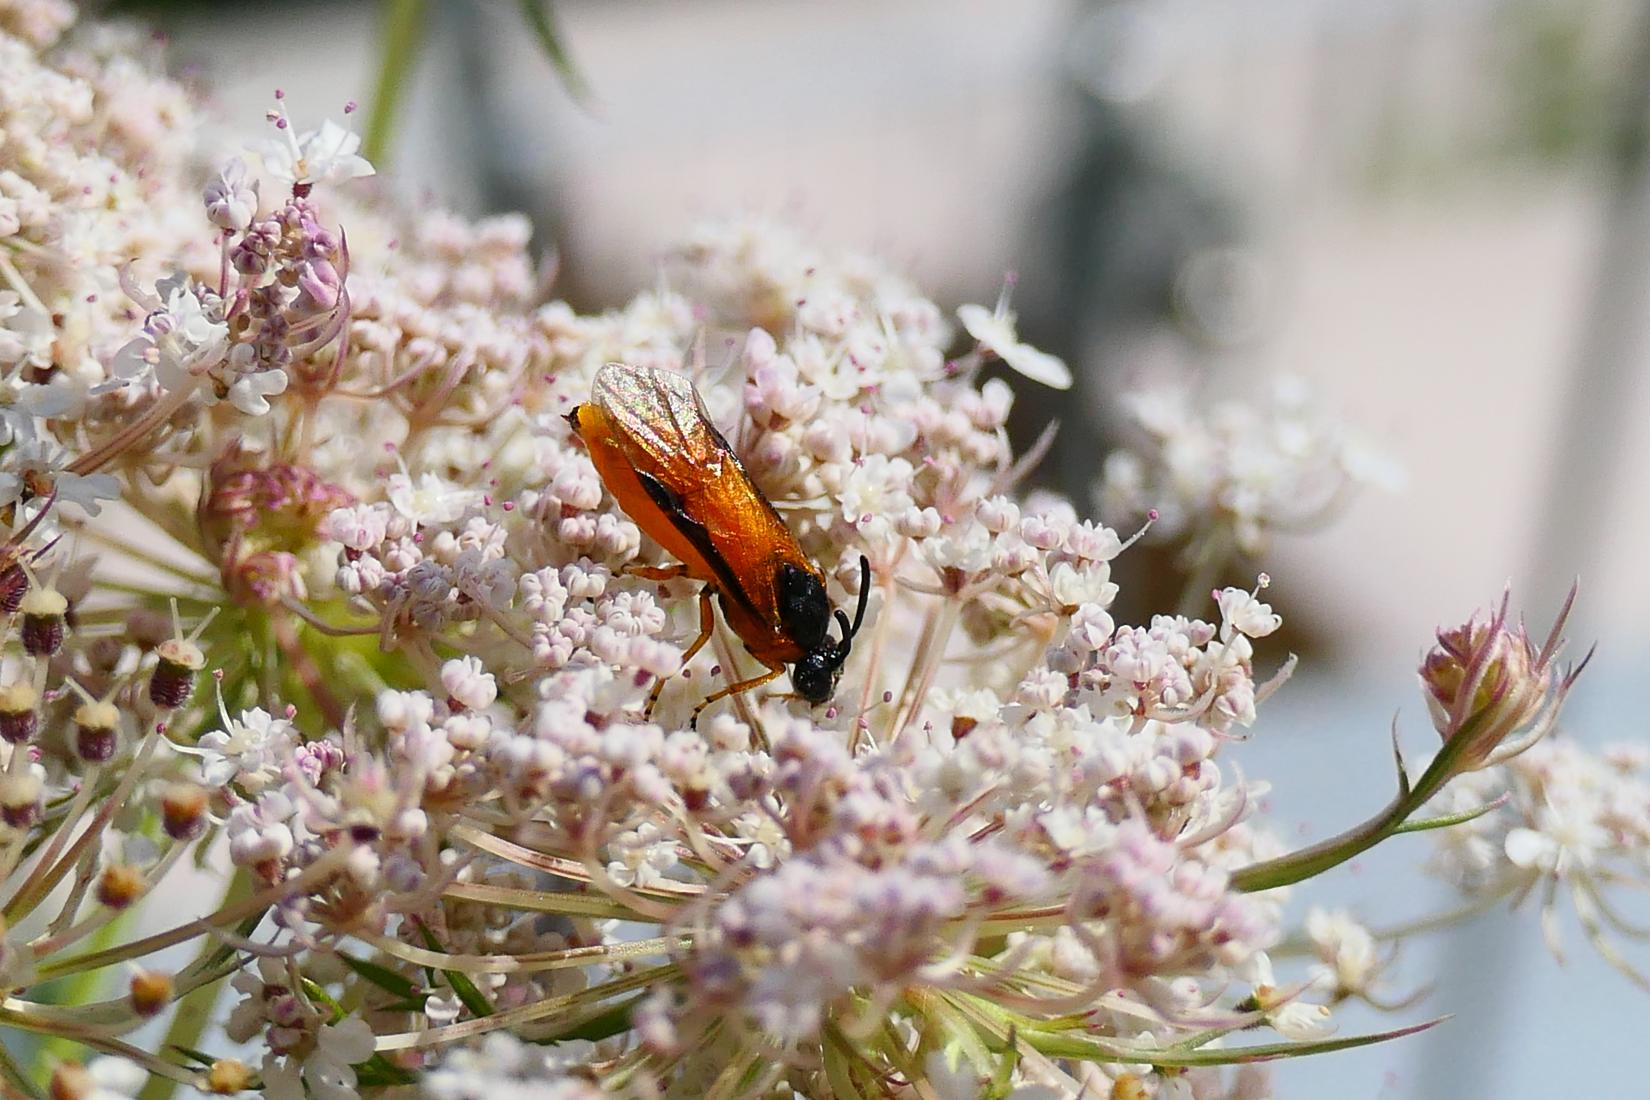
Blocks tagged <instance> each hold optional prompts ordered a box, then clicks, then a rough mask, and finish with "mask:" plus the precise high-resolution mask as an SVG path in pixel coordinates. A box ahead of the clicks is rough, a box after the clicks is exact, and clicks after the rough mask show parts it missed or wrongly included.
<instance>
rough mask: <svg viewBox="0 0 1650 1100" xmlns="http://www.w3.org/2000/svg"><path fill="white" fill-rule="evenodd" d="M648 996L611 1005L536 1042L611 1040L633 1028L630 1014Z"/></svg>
mask: <svg viewBox="0 0 1650 1100" xmlns="http://www.w3.org/2000/svg"><path fill="white" fill-rule="evenodd" d="M645 996H646V994H645V993H643V994H638V995H636V996H634V997H631V998H630V999H629V1000H625V1001H620V1002H619V1003H618V1004H616V1005H609V1006H608V1007H607V1008H604V1009H602V1010H601V1011H600V1012H597V1013H595V1014H593V1015H591V1016H589V1017H587V1018H586V1019H584V1020H581V1021H579V1022H578V1023H576V1024H574V1025H573V1026H572V1027H569V1028H567V1029H565V1030H563V1031H558V1032H556V1033H555V1034H554V1035H550V1036H547V1037H546V1038H544V1039H541V1040H536V1041H537V1042H542V1043H561V1042H566V1041H567V1040H569V1039H584V1040H587V1041H589V1042H592V1043H599V1042H601V1041H602V1040H603V1039H611V1038H612V1037H613V1036H615V1035H619V1034H622V1033H623V1032H626V1031H629V1030H630V1027H631V1023H630V1012H631V1009H633V1008H635V1007H636V1005H637V1004H638V1003H640V1002H641V1000H642V998H643V997H645Z"/></svg>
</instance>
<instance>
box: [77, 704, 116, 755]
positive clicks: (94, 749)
mask: <svg viewBox="0 0 1650 1100" xmlns="http://www.w3.org/2000/svg"><path fill="white" fill-rule="evenodd" d="M119 745H120V711H119V710H118V709H116V707H115V705H114V704H113V703H108V702H91V701H88V702H85V703H82V704H81V705H80V706H78V707H76V708H75V712H74V753H75V755H76V756H78V757H79V758H80V759H81V760H84V761H85V762H86V763H88V764H107V763H108V762H109V761H110V760H113V759H114V755H115V749H116V748H118V747H119Z"/></svg>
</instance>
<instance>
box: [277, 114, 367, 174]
mask: <svg viewBox="0 0 1650 1100" xmlns="http://www.w3.org/2000/svg"><path fill="white" fill-rule="evenodd" d="M270 114H271V121H273V122H275V124H276V127H277V128H278V129H279V130H280V132H281V137H279V138H274V139H270V140H267V141H262V142H259V143H258V145H257V146H256V147H255V148H254V149H253V152H255V153H257V155H258V157H259V159H261V160H262V161H263V165H264V170H265V171H266V172H268V173H269V174H270V175H271V176H273V177H275V178H276V179H278V180H281V181H283V182H286V183H290V184H293V185H294V186H297V185H300V184H315V183H329V182H340V183H341V182H344V181H346V180H353V179H360V178H362V177H364V176H370V175H373V174H374V173H375V171H376V169H374V168H373V166H372V164H371V163H370V162H369V161H368V160H367V158H365V157H363V156H361V155H359V153H358V152H357V150H359V149H360V148H361V137H360V135H359V134H356V133H355V132H353V131H352V130H350V129H348V128H347V127H344V126H340V125H339V124H338V123H336V122H334V121H332V120H331V119H330V118H329V119H327V120H326V121H325V122H323V123H322V124H321V128H320V129H319V130H309V131H306V132H305V133H303V134H301V135H298V136H296V137H295V136H293V132H292V123H291V121H290V120H289V119H288V118H287V117H286V112H285V110H284V109H277V110H276V111H272V112H271V113H270Z"/></svg>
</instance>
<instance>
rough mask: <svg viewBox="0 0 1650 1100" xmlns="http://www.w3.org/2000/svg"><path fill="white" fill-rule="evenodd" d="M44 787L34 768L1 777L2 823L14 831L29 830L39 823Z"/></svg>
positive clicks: (0, 805)
mask: <svg viewBox="0 0 1650 1100" xmlns="http://www.w3.org/2000/svg"><path fill="white" fill-rule="evenodd" d="M44 786H45V784H44V783H42V782H41V779H40V776H39V775H38V774H37V773H36V770H35V769H33V768H30V769H26V770H24V771H21V772H17V773H16V774H3V775H0V821H4V822H5V823H6V824H7V825H10V826H11V827H12V828H14V829H27V828H28V827H29V826H31V825H33V824H34V823H35V822H37V821H39V820H40V810H41V807H40V796H41V792H42V790H43V788H44Z"/></svg>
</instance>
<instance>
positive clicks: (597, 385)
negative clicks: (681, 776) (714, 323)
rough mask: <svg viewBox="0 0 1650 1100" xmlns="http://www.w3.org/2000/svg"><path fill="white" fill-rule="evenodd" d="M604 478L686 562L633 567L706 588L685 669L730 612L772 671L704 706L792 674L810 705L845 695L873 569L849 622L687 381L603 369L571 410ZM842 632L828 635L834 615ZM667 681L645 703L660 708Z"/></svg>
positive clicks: (648, 370)
mask: <svg viewBox="0 0 1650 1100" xmlns="http://www.w3.org/2000/svg"><path fill="white" fill-rule="evenodd" d="M567 422H568V423H569V424H571V425H572V426H573V431H574V433H575V434H577V435H578V437H579V438H580V439H582V440H583V441H584V445H585V447H586V448H587V449H588V450H589V453H590V460H591V462H592V463H594V464H595V467H596V473H597V474H598V475H599V476H600V477H601V479H602V484H603V485H605V486H606V487H607V491H608V492H609V493H611V494H612V495H613V497H614V499H615V500H617V501H618V502H619V507H620V508H622V509H624V512H625V514H626V515H628V516H629V517H630V518H631V519H632V520H634V521H635V523H636V525H637V526H638V527H640V528H641V529H642V530H643V531H645V532H647V534H648V535H649V536H650V537H652V539H653V541H655V542H657V543H658V544H659V545H660V546H662V547H664V549H665V550H666V551H667V552H668V553H669V554H670V555H671V556H672V557H674V558H675V559H676V560H677V561H678V562H680V563H681V564H679V565H672V566H639V567H638V566H632V567H630V569H629V570H628V572H630V573H632V574H634V575H638V576H643V577H648V578H650V579H653V580H670V579H672V578H676V577H689V578H691V579H693V580H697V581H701V582H703V584H704V587H703V588H702V589H700V591H699V636H698V637H697V638H695V639H694V641H693V644H692V645H690V646H689V647H688V649H687V652H686V653H685V654H683V657H682V667H683V668H686V667H687V664H688V662H689V661H691V660H692V659H693V656H694V654H696V653H698V652H699V650H700V649H701V648H703V646H704V644H705V643H706V642H707V641H709V640H710V636H711V633H712V631H713V630H714V629H715V623H716V620H715V614H714V612H713V611H712V609H711V597H712V596H713V595H714V596H715V597H716V599H717V602H718V603H720V604H721V606H722V617H723V619H724V620H726V622H727V624H728V626H729V627H731V628H732V630H733V632H734V633H735V634H737V635H739V639H740V640H741V641H743V642H744V643H745V648H746V649H748V650H750V652H751V655H752V656H754V657H755V658H756V659H757V660H759V661H761V662H762V664H763V665H765V666H766V667H767V671H766V672H764V673H762V674H760V675H757V676H753V677H750V678H749V679H746V680H741V681H739V682H738V683H734V684H730V685H728V686H727V687H724V688H722V689H721V690H719V691H717V692H715V693H714V694H712V695H711V696H710V697H709V698H707V699H705V700H704V701H703V702H701V703H700V704H699V705H698V706H697V707H695V708H694V711H693V720H694V722H697V721H698V718H699V712H700V711H702V710H704V709H705V707H707V706H709V705H710V704H711V703H714V702H716V701H717V700H718V699H721V698H724V697H726V696H729V695H736V694H738V693H740V692H743V691H749V690H751V689H752V688H756V687H760V686H761V685H763V684H766V683H768V682H769V681H771V680H773V679H774V678H775V677H777V676H779V675H780V674H781V673H783V672H784V671H785V666H787V665H790V666H792V667H791V684H792V686H793V687H794V688H795V689H796V693H797V694H798V695H800V696H801V697H802V698H804V699H806V700H808V701H809V702H810V703H816V704H817V703H824V702H826V701H828V700H829V699H830V697H831V694H832V692H834V691H835V690H836V682H837V678H838V677H839V676H840V675H841V672H842V665H843V662H845V661H846V660H847V659H848V653H849V650H850V648H851V647H852V645H853V640H854V635H855V634H857V633H858V632H859V628H860V624H861V623H863V622H864V621H865V603H866V600H867V599H868V598H869V596H870V591H871V564H870V562H869V561H867V560H866V559H865V557H864V555H861V556H860V559H859V564H860V573H861V582H860V589H859V607H858V609H857V610H856V611H855V613H854V620H853V622H852V623H850V622H849V621H848V616H847V613H846V612H844V611H842V610H841V609H839V608H838V609H833V608H832V606H831V602H830V600H829V599H828V598H827V597H826V595H825V573H824V571H823V570H821V569H820V568H819V566H818V565H815V564H814V563H813V562H812V561H810V560H809V559H808V556H807V555H806V554H804V553H803V552H802V547H801V546H800V545H798V543H797V541H796V536H795V535H793V534H792V533H791V530H790V528H789V527H787V526H786V525H785V521H784V520H783V519H781V518H780V517H779V513H778V512H776V511H774V507H773V505H772V504H771V503H769V501H768V498H767V497H765V496H763V495H762V491H761V490H760V489H758V488H757V487H756V485H755V483H754V482H752V481H751V478H750V474H748V473H746V472H745V467H744V464H743V463H741V462H740V461H739V456H738V455H736V454H735V453H734V451H733V448H732V447H730V446H729V445H728V441H727V440H726V439H725V438H724V437H723V435H722V433H721V432H719V431H717V429H716V425H715V423H713V422H712V421H711V418H710V415H709V414H708V413H707V412H706V411H705V405H704V402H703V401H701V400H700V398H699V393H698V391H697V390H695V389H694V388H693V383H692V382H691V381H689V380H688V378H687V376H686V375H683V374H680V373H678V372H676V371H671V370H663V369H659V368H654V367H633V366H628V365H626V364H624V363H609V364H607V365H606V366H604V367H602V368H601V369H600V370H599V371H597V372H596V379H595V382H594V383H593V384H592V386H591V393H590V401H589V402H587V403H586V404H583V405H579V406H578V407H577V408H575V409H574V410H573V411H572V412H570V413H568V414H567ZM833 615H834V617H835V620H836V622H837V623H838V624H839V625H840V628H841V632H842V636H841V637H840V638H835V639H833V638H832V637H831V636H830V625H831V621H832V617H833ZM663 687H664V684H663V682H661V683H659V684H658V685H656V686H655V687H654V689H653V694H652V696H651V697H650V698H649V700H648V709H649V711H650V712H651V710H652V707H653V704H654V703H655V702H657V700H658V698H659V692H660V690H661V689H662V688H663Z"/></svg>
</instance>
